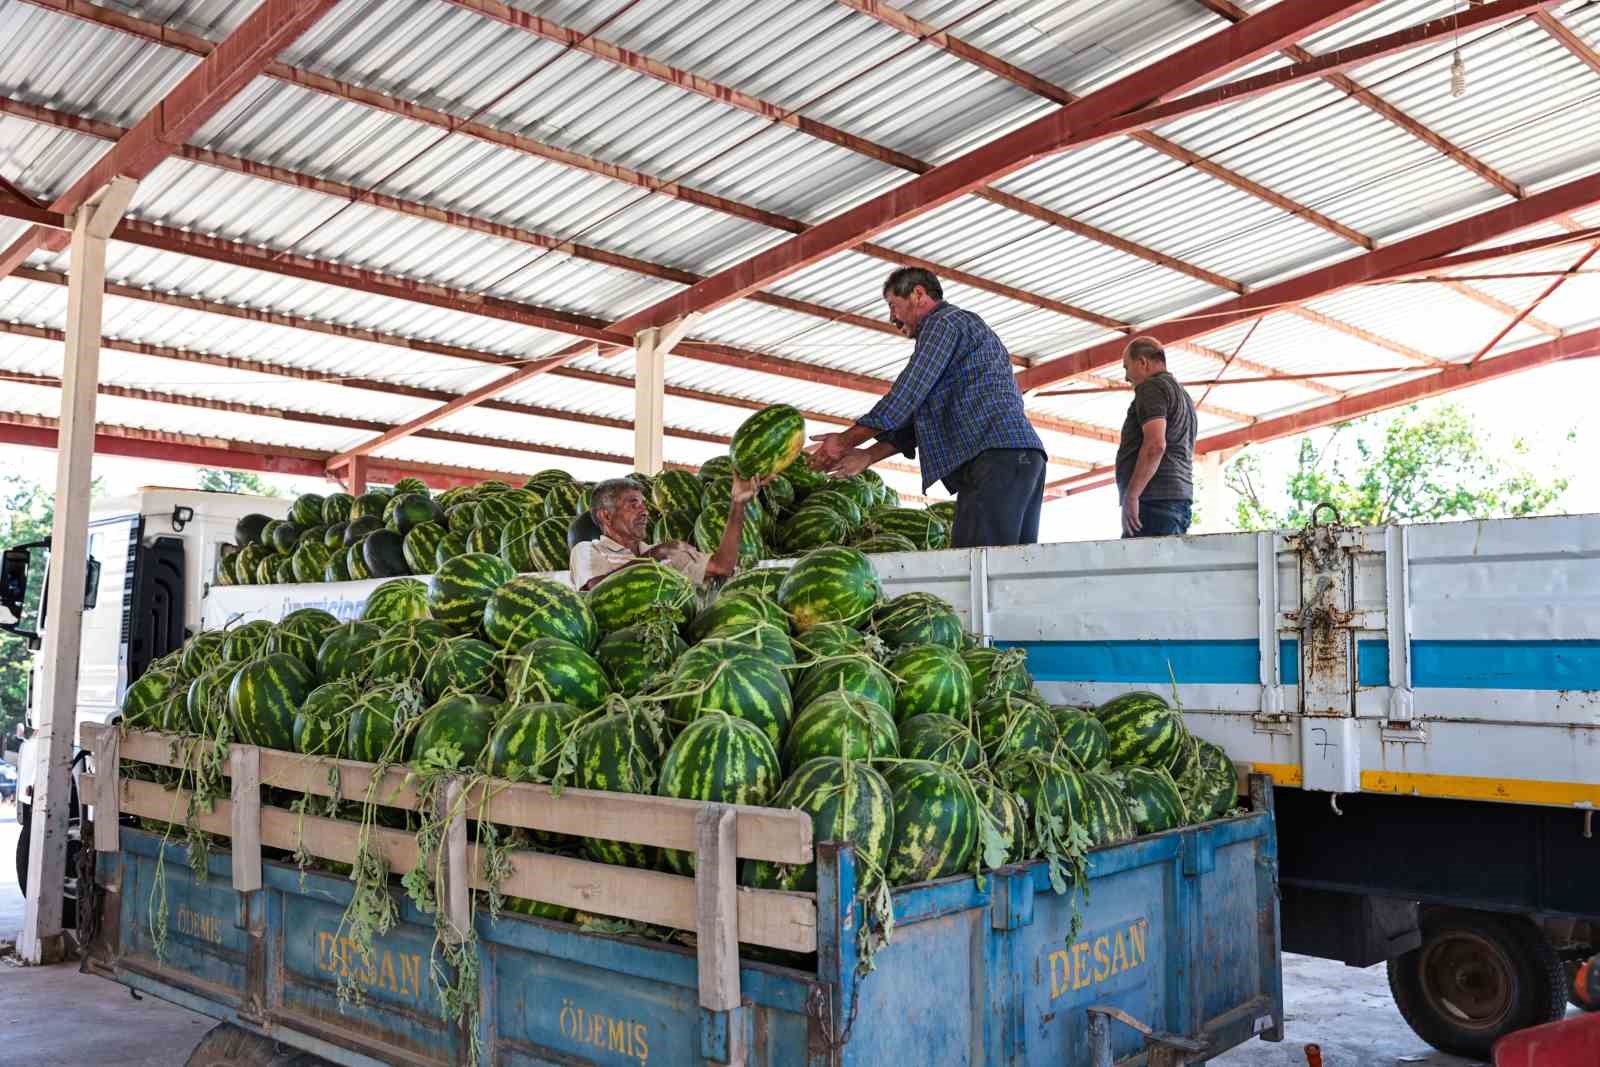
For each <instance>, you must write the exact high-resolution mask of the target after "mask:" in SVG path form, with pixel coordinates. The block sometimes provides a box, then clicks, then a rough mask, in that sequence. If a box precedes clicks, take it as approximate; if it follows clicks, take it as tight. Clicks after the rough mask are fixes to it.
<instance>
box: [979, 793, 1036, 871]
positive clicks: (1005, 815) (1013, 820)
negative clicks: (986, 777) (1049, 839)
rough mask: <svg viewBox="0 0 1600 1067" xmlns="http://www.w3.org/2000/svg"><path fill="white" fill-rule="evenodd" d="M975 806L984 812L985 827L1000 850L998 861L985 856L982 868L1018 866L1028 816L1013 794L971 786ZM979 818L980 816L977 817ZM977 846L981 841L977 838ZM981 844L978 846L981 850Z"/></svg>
mask: <svg viewBox="0 0 1600 1067" xmlns="http://www.w3.org/2000/svg"><path fill="white" fill-rule="evenodd" d="M974 789H975V790H976V792H977V795H978V803H979V804H981V805H983V808H984V810H985V811H986V812H988V823H989V827H990V829H992V830H993V831H994V835H995V837H996V838H998V842H997V844H998V845H999V846H1000V848H1001V850H1002V851H1001V853H1000V855H999V857H998V859H997V858H996V857H993V856H988V855H985V856H984V857H983V861H984V862H983V866H984V867H985V868H994V867H1001V866H1004V865H1005V864H1008V863H1020V862H1022V860H1023V859H1024V858H1026V856H1027V854H1028V813H1027V810H1026V809H1025V808H1024V806H1023V803H1022V801H1021V800H1019V799H1018V798H1017V795H1016V794H1015V793H1010V792H1007V791H1006V790H1004V789H1001V788H1000V787H999V786H996V785H992V784H990V783H988V782H977V783H974ZM980 817H981V816H980ZM979 840H980V842H981V841H982V838H981V837H980V839H979ZM982 847H983V846H982V844H980V845H979V848H980V849H981V848H982Z"/></svg>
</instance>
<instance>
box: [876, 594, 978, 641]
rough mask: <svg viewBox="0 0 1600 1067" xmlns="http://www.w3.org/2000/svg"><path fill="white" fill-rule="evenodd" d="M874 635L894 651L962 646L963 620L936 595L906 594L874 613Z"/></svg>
mask: <svg viewBox="0 0 1600 1067" xmlns="http://www.w3.org/2000/svg"><path fill="white" fill-rule="evenodd" d="M871 625H872V632H873V633H875V634H877V635H878V637H880V638H882V639H883V641H884V642H885V643H887V644H888V645H889V646H890V647H891V648H899V647H901V646H903V645H943V646H944V647H946V648H953V649H959V648H960V647H961V618H960V616H958V615H957V614H956V613H955V609H953V608H952V607H950V605H949V604H947V603H945V602H944V601H943V600H941V599H939V598H938V597H936V596H934V595H933V594H932V593H903V594H901V595H900V596H897V597H895V598H894V599H893V600H890V601H887V602H886V603H883V604H880V605H878V607H877V608H875V609H873V612H872V624H871Z"/></svg>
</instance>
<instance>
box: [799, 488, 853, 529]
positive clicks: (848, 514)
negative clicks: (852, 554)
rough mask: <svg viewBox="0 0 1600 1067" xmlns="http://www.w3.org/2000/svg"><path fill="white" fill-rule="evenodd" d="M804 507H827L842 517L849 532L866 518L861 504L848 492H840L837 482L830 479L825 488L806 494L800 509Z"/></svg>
mask: <svg viewBox="0 0 1600 1067" xmlns="http://www.w3.org/2000/svg"><path fill="white" fill-rule="evenodd" d="M806 508H827V509H828V510H829V511H832V512H833V513H835V514H836V515H838V516H839V517H840V518H842V519H843V520H844V521H845V522H846V523H847V524H848V525H849V527H850V530H851V532H854V531H855V530H856V529H857V528H858V527H860V525H861V524H862V522H863V521H865V519H866V516H865V515H864V514H863V513H862V511H861V505H859V504H857V503H856V501H855V498H854V497H852V496H851V495H850V494H848V493H844V492H841V491H840V490H839V488H838V483H837V482H831V481H830V482H829V483H828V487H827V488H825V489H818V490H816V491H815V492H813V493H809V494H807V496H806V499H805V503H804V504H802V505H801V510H802V511H803V510H805V509H806Z"/></svg>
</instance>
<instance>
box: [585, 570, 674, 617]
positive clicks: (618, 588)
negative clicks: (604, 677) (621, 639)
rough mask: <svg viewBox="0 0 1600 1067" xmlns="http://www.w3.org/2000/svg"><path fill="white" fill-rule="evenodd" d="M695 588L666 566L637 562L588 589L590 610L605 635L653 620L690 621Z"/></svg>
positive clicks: (614, 572) (613, 572) (612, 573)
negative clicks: (662, 618) (663, 618)
mask: <svg viewBox="0 0 1600 1067" xmlns="http://www.w3.org/2000/svg"><path fill="white" fill-rule="evenodd" d="M693 606H694V586H692V585H690V584H689V579H687V578H685V577H684V576H683V575H681V574H679V573H678V572H677V571H675V570H673V569H672V568H671V567H669V566H667V565H666V564H664V563H655V562H648V563H638V564H635V565H633V566H631V567H624V568H622V569H621V570H617V571H612V572H611V573H610V574H608V575H606V576H605V577H604V578H602V579H600V580H599V581H598V582H596V583H595V584H594V586H593V588H591V589H590V590H589V610H590V611H592V612H593V613H594V619H595V622H597V623H599V625H600V631H601V632H602V633H611V632H612V631H613V630H620V629H622V628H623V627H626V626H632V625H634V624H635V623H640V622H646V621H648V620H650V619H653V618H661V617H665V618H670V619H671V620H672V621H673V622H674V623H682V622H684V621H685V620H687V619H688V617H689V613H690V612H691V611H692V610H693Z"/></svg>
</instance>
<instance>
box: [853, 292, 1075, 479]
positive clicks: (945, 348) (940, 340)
mask: <svg viewBox="0 0 1600 1067" xmlns="http://www.w3.org/2000/svg"><path fill="white" fill-rule="evenodd" d="M916 339H917V347H916V349H915V350H914V351H912V353H911V362H910V363H908V364H906V369H905V370H903V371H901V372H900V377H898V378H896V379H895V382H894V385H893V386H892V387H891V388H890V390H889V392H888V393H887V395H885V396H884V398H883V399H882V400H880V401H878V402H877V403H876V404H874V405H873V407H872V410H871V411H869V412H867V413H866V414H865V415H863V416H861V418H859V419H857V420H856V422H857V423H858V424H860V425H862V426H866V427H869V428H871V429H874V430H881V431H883V432H881V433H880V434H878V439H879V440H880V441H886V442H888V443H890V444H892V445H894V446H896V447H897V448H899V449H900V451H902V452H904V453H905V454H906V455H907V456H915V455H916V454H917V452H918V450H919V449H920V450H921V452H922V488H923V489H927V488H928V486H930V485H932V484H933V483H934V482H937V481H939V480H940V479H942V478H948V477H949V476H950V475H951V474H953V473H954V472H955V471H956V469H957V468H959V467H960V466H961V465H962V464H963V463H965V462H967V460H969V459H971V458H972V457H974V456H976V455H977V454H978V453H979V452H982V451H984V450H985V449H990V448H1033V449H1037V450H1039V451H1040V452H1043V451H1044V443H1043V442H1041V441H1040V440H1039V435H1038V434H1037V433H1035V432H1034V430H1033V425H1032V424H1031V423H1029V422H1028V417H1027V415H1026V414H1024V412H1023V410H1022V391H1021V390H1020V389H1018V388H1017V383H1016V379H1015V378H1013V377H1012V375H1011V359H1010V356H1008V355H1007V353H1006V346H1005V345H1003V344H1001V343H1000V338H999V337H997V336H995V332H994V331H993V330H991V329H989V327H988V326H987V325H985V324H984V321H983V320H982V319H980V318H978V316H976V315H974V314H973V313H972V312H970V311H962V310H961V309H960V308H958V307H956V306H955V305H954V304H946V303H941V304H940V305H939V306H938V307H936V308H934V309H933V310H932V311H931V312H929V313H928V316H927V317H926V318H924V319H923V320H922V321H921V322H920V323H918V324H917V332H916ZM946 484H947V485H948V484H949V483H946ZM950 488H951V489H952V490H953V491H959V487H958V486H955V485H950Z"/></svg>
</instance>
